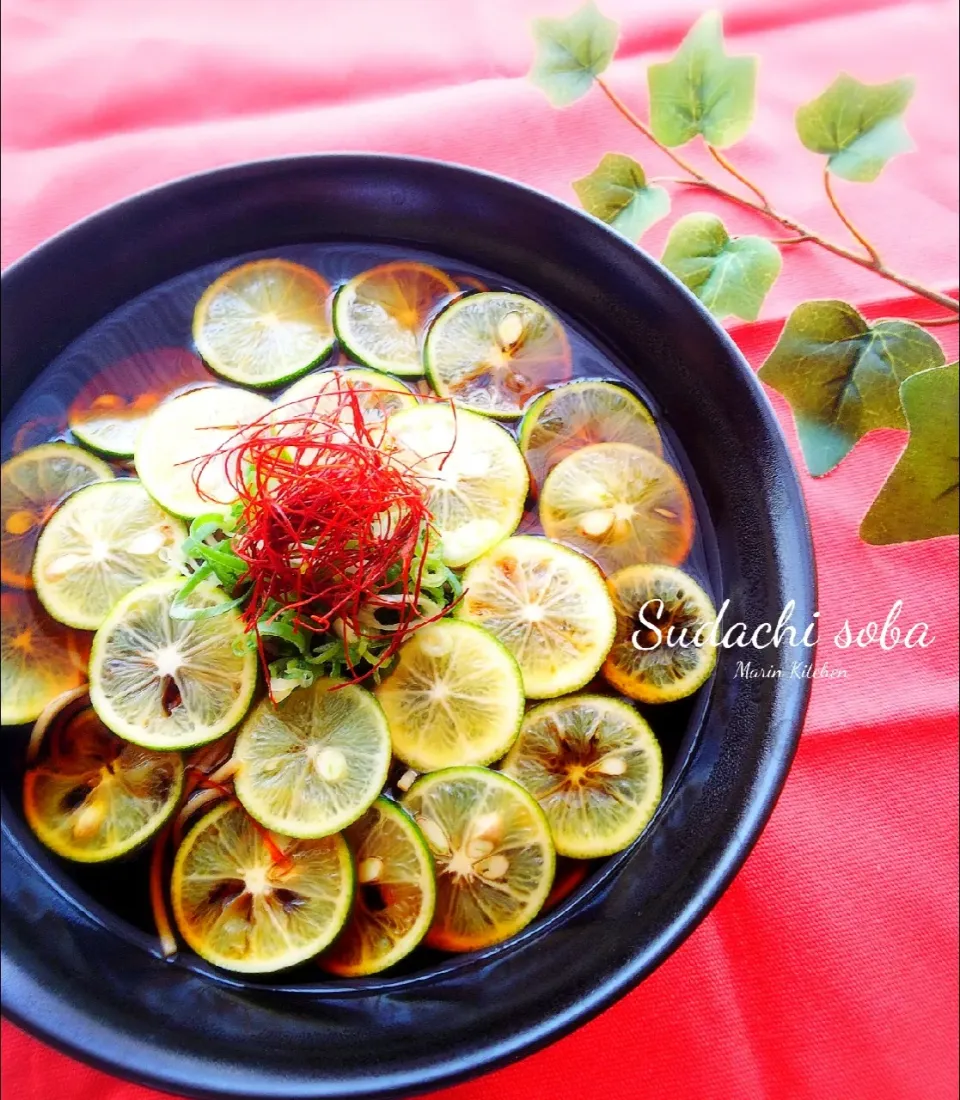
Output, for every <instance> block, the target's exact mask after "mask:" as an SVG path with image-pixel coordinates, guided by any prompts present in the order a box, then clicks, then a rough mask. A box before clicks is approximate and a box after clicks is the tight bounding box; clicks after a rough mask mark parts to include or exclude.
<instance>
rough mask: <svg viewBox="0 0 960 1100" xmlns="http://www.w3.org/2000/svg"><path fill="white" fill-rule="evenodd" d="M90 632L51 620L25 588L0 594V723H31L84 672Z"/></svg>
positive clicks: (81, 680) (77, 684)
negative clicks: (86, 632)
mask: <svg viewBox="0 0 960 1100" xmlns="http://www.w3.org/2000/svg"><path fill="white" fill-rule="evenodd" d="M89 656H90V636H89V635H87V634H80V633H78V632H77V631H75V630H71V629H70V627H67V626H64V625H63V624H62V623H58V622H56V620H54V619H51V618H50V616H49V615H48V614H47V612H46V611H45V610H44V608H43V606H42V605H41V603H40V601H39V600H38V599H37V598H36V596H34V595H33V593H27V592H3V593H0V724H2V725H4V726H18V725H20V724H21V723H23V722H33V721H35V720H36V719H37V718H38V717H39V716H40V712H41V711H42V710H43V709H44V707H46V705H47V704H48V703H50V702H52V701H53V700H54V699H56V697H57V696H58V695H61V694H63V692H65V691H70V690H71V689H72V688H75V687H79V686H80V684H82V683H83V681H84V680H85V679H86V676H87V661H88V659H89Z"/></svg>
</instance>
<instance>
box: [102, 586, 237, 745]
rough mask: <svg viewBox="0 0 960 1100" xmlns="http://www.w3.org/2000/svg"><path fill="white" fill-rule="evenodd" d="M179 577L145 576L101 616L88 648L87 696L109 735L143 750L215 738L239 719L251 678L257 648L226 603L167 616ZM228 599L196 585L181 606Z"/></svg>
mask: <svg viewBox="0 0 960 1100" xmlns="http://www.w3.org/2000/svg"><path fill="white" fill-rule="evenodd" d="M182 586H183V578H182V577H179V578H173V579H168V580H159V581H151V582H150V583H149V584H144V585H141V586H140V587H139V588H135V589H134V590H133V591H132V592H128V593H127V595H126V596H124V597H123V599H122V600H120V602H119V603H118V604H117V605H116V607H114V609H113V610H112V611H111V612H110V614H109V615H108V616H107V618H106V620H105V622H104V624H103V626H101V627H100V629H99V630H98V631H97V633H96V635H95V637H94V639H93V650H92V652H91V654H90V701H91V702H92V703H93V705H94V707H95V708H96V711H97V714H99V715H100V717H101V719H103V721H104V723H105V724H106V725H107V726H108V727H109V728H110V729H111V730H113V732H114V733H116V734H118V735H119V736H120V737H123V738H124V739H125V740H127V741H132V742H133V743H134V744H135V745H141V746H143V748H146V749H187V748H193V747H194V746H196V745H205V744H206V743H207V742H208V741H215V740H216V739H217V738H218V737H222V736H223V734H225V733H227V732H228V731H229V730H231V729H233V727H234V726H235V725H236V724H237V723H238V722H239V721H240V719H241V718H242V717H243V716H244V714H245V713H246V711H247V708H248V707H249V706H250V700H251V699H252V697H253V689H254V687H255V686H256V681H257V655H256V651H255V650H254V649H253V648H252V647H250V646H249V645H246V644H244V643H246V641H247V639H246V638H245V636H244V626H243V621H242V620H241V618H240V615H239V613H238V612H237V611H236V610H235V609H233V608H230V609H228V610H227V611H225V612H224V613H223V614H217V615H212V616H210V617H208V618H199V619H174V618H172V617H171V615H170V609H171V605H172V604H173V600H174V597H175V596H176V595H177V593H178V592H179V591H180V589H181V587H182ZM226 602H228V601H227V597H226V596H225V595H224V593H223V592H222V591H221V590H220V589H216V588H212V587H208V586H204V585H201V586H200V587H199V588H195V589H194V590H193V592H192V593H191V594H190V596H189V597H188V600H187V605H188V608H193V609H197V610H203V609H213V608H216V607H217V606H218V605H221V604H224V603H226Z"/></svg>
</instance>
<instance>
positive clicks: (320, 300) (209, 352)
mask: <svg viewBox="0 0 960 1100" xmlns="http://www.w3.org/2000/svg"><path fill="white" fill-rule="evenodd" d="M329 297H330V284H329V283H328V282H327V280H326V279H324V278H323V276H322V275H318V274H317V272H316V271H312V270H311V269H310V268H309V267H304V266H303V265H302V264H295V263H291V262H290V261H289V260H255V261H254V262H253V263H248V264H241V265H240V267H234V268H231V270H230V271H227V272H226V273H225V274H223V275H221V276H220V278H219V279H217V280H216V282H214V283H211V285H210V286H208V287H207V289H206V290H205V291H204V292H203V296H202V297H201V298H200V301H199V302H197V308H196V311H195V312H194V315H193V340H194V343H195V344H196V345H197V350H198V351H199V352H200V354H201V355H202V356H203V358H204V361H205V362H206V363H207V365H208V366H209V367H210V369H211V370H213V371H216V373H217V374H219V375H221V376H222V377H223V378H226V379H228V380H229V381H231V382H240V383H241V384H243V385H245V386H257V387H262V388H265V389H269V388H271V387H273V386H282V385H283V384H284V383H285V382H289V381H290V380H291V379H293V378H296V377H298V376H299V375H301V374H303V373H304V372H305V371H308V370H309V369H310V368H311V367H312V366H313V365H314V363H317V362H319V360H321V359H323V358H324V357H325V356H326V355H327V353H328V352H329V351H330V349H331V348H332V347H333V340H334V336H333V326H332V325H331V323H330V307H329Z"/></svg>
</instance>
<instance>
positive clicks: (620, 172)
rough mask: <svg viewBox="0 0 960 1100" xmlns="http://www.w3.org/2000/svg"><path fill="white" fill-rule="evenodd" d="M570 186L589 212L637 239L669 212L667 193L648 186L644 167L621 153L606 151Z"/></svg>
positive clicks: (633, 239)
mask: <svg viewBox="0 0 960 1100" xmlns="http://www.w3.org/2000/svg"><path fill="white" fill-rule="evenodd" d="M573 189H574V191H576V193H577V198H578V199H579V200H580V203H581V205H582V206H583V208H584V210H586V212H587V213H588V214H593V216H594V217H595V218H599V219H600V220H601V221H604V222H606V223H607V224H608V225H612V226H613V228H614V229H618V230H619V231H620V232H621V233H622V234H623V235H624V236H625V237H629V238H630V240H632V241H638V240H639V239H640V237H641V236H642V235H643V234H644V233H645V232H646V231H647V230H648V229H649V228H650V226H651V225H653V224H654V222H658V221H660V219H661V218H665V217H666V216H667V214H669V213H670V196H669V195H668V194H667V192H666V190H665V189H664V188H663V187H651V186H650V185H649V184H648V183H647V177H646V174H645V173H644V171H643V169H642V168H641V167H640V165H639V164H637V162H636V161H635V160H634V159H633V158H632V157H627V156H624V155H623V154H622V153H607V154H606V155H605V156H604V158H603V159H602V160H601V161H600V163H599V164H598V165H597V167H596V168H594V170H593V171H592V172H591V173H590V175H589V176H584V177H583V179H581V180H575V181H574V184H573Z"/></svg>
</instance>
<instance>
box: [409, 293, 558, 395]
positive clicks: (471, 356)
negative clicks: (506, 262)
mask: <svg viewBox="0 0 960 1100" xmlns="http://www.w3.org/2000/svg"><path fill="white" fill-rule="evenodd" d="M424 362H425V363H426V367H427V377H428V378H429V379H430V383H431V385H432V386H433V388H434V389H435V390H436V391H437V393H439V394H440V395H441V396H443V397H452V398H453V399H454V400H455V401H456V402H457V404H458V405H460V406H462V407H463V408H465V409H472V410H473V411H474V412H478V413H484V414H485V415H487V416H504V417H516V416H520V414H521V413H522V412H523V406H524V405H525V404H526V403H527V401H529V400H530V398H531V397H533V396H534V395H535V394H538V393H541V392H542V391H543V390H545V389H546V388H547V387H548V386H551V385H554V384H555V383H557V382H562V381H564V380H565V379H567V378H569V376H570V369H571V357H570V343H569V341H568V340H567V335H566V333H565V332H564V329H563V325H562V324H561V323H560V321H559V320H558V319H557V318H556V317H554V315H553V314H552V313H551V312H550V311H549V310H548V309H547V308H546V307H545V306H542V305H540V303H539V302H535V301H534V300H533V299H532V298H527V297H526V296H525V295H523V294H510V293H506V292H505V291H499V290H497V291H485V292H482V293H480V294H468V295H466V296H465V297H463V298H459V299H458V300H457V301H455V302H452V303H451V304H450V305H449V306H447V308H446V309H445V310H444V311H443V312H442V313H441V314H439V316H438V317H437V319H436V320H435V321H434V322H433V324H432V325H431V326H430V330H429V332H428V333H427V339H426V343H425V344H424Z"/></svg>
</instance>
